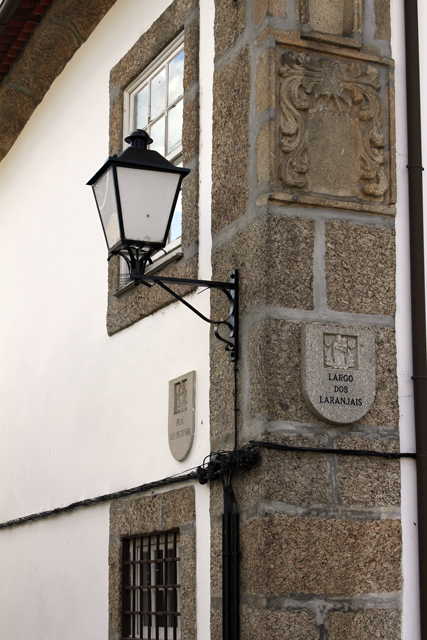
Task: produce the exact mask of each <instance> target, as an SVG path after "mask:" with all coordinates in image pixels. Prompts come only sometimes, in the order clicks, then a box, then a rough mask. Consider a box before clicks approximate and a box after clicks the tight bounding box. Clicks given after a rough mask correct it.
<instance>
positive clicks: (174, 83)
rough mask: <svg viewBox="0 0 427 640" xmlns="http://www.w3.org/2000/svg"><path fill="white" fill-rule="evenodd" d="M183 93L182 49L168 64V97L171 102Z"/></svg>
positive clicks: (169, 102)
mask: <svg viewBox="0 0 427 640" xmlns="http://www.w3.org/2000/svg"><path fill="white" fill-rule="evenodd" d="M182 93H184V51H181V53H179V54H178V55H177V56H176V58H174V59H173V60H172V62H171V63H170V64H169V99H168V105H169V104H172V102H174V101H175V100H176V99H177V98H179V96H180V95H181V94H182Z"/></svg>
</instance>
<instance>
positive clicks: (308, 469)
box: [233, 436, 329, 509]
mask: <svg viewBox="0 0 427 640" xmlns="http://www.w3.org/2000/svg"><path fill="white" fill-rule="evenodd" d="M268 440H269V442H272V441H274V442H277V443H279V444H287V445H290V446H303V447H322V446H324V442H323V436H315V437H311V438H307V437H302V436H299V437H280V436H274V437H272V436H270V437H269V438H268ZM260 454H261V461H260V462H259V463H258V464H257V465H256V466H255V467H253V468H252V469H251V471H249V472H247V473H245V474H242V475H236V476H235V478H234V479H233V487H234V492H235V494H236V499H237V503H238V505H239V509H247V508H248V507H250V506H252V505H255V504H256V503H257V502H259V501H260V500H274V501H280V502H283V503H286V504H294V505H308V504H326V503H327V502H328V489H329V484H328V477H327V462H326V458H325V456H319V455H317V454H311V455H310V454H306V453H293V452H292V453H291V452H286V453H285V452H283V451H275V450H268V449H261V450H260Z"/></svg>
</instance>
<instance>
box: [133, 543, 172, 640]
mask: <svg viewBox="0 0 427 640" xmlns="http://www.w3.org/2000/svg"><path fill="white" fill-rule="evenodd" d="M180 608H181V607H180V550H179V531H169V532H167V533H157V534H154V535H149V536H141V537H134V538H125V539H124V540H123V640H128V639H130V638H141V639H147V640H151V639H152V640H179V639H180V637H181V624H180Z"/></svg>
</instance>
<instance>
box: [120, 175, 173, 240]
mask: <svg viewBox="0 0 427 640" xmlns="http://www.w3.org/2000/svg"><path fill="white" fill-rule="evenodd" d="M117 179H118V183H119V191H120V202H121V207H122V216H123V226H124V235H125V238H127V239H128V240H139V241H143V242H147V243H164V242H165V235H166V228H167V225H168V222H169V217H170V215H171V210H172V205H173V202H174V199H175V195H176V191H177V188H178V184H179V179H180V175H179V174H178V173H168V172H165V171H149V170H145V169H130V168H127V167H117Z"/></svg>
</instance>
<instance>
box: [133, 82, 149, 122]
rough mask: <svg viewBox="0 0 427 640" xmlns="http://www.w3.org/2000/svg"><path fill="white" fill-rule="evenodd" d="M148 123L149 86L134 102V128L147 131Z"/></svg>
mask: <svg viewBox="0 0 427 640" xmlns="http://www.w3.org/2000/svg"><path fill="white" fill-rule="evenodd" d="M147 123H148V84H147V86H146V87H144V88H143V89H142V91H140V92H139V93H138V94H137V95H136V96H135V102H134V127H135V129H145V127H146V126H147Z"/></svg>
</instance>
